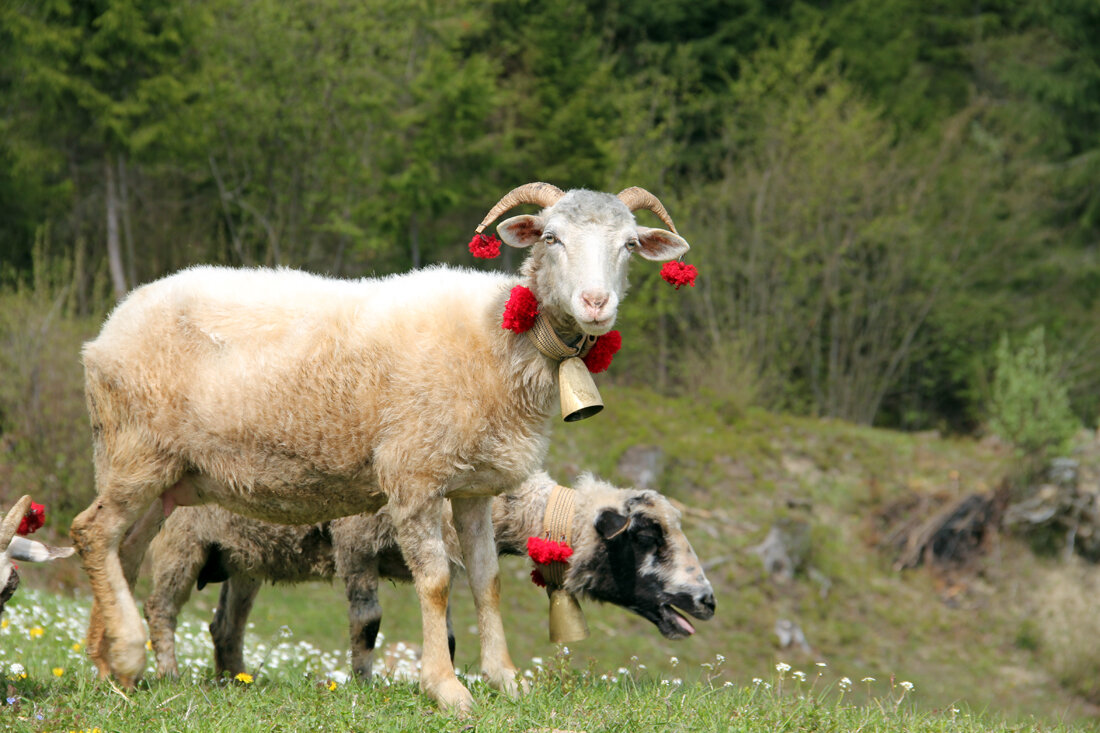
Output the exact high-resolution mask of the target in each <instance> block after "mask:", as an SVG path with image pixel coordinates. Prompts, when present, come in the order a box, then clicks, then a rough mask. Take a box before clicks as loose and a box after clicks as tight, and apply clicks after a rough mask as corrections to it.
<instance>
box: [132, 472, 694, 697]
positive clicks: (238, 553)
mask: <svg viewBox="0 0 1100 733" xmlns="http://www.w3.org/2000/svg"><path fill="white" fill-rule="evenodd" d="M554 485H555V484H554V481H553V480H552V479H551V478H550V477H549V476H548V475H547V474H546V473H543V472H540V473H538V474H535V475H534V476H532V477H530V478H529V479H528V480H527V481H525V482H524V483H523V484H522V485H521V486H520V487H518V488H517V489H516V490H515V491H513V492H510V493H508V494H504V495H501V496H499V497H497V498H496V499H495V500H494V502H493V527H494V530H495V533H496V537H497V549H498V552H500V553H501V554H512V555H517V554H523V553H524V552H525V551H526V550H525V548H526V544H527V538H528V537H530V536H536V535H538V534H539V532H540V529H541V527H542V518H543V513H544V512H545V509H546V503H547V499H548V497H549V496H550V492H551V490H552V489H553V488H554ZM576 490H577V502H576V510H575V513H574V521H573V524H574V534H573V536H574V543H573V544H574V554H573V557H572V558H571V562H570V563H569V565H568V566H567V569H566V572H565V587H566V589H567V590H569V591H570V592H572V593H574V594H576V595H580V596H582V597H587V598H590V599H593V600H598V601H602V602H607V603H613V604H615V605H619V606H622V607H624V608H627V609H629V610H631V611H634V612H635V613H638V614H640V615H641V616H643V617H644V618H647V619H648V620H650V621H651V622H653V623H654V624H655V625H656V626H657V628H658V629H659V630H660V632H661V633H662V634H664V635H665V636H666V637H669V638H674V639H675V638H682V637H684V636H687V635H689V634H691V633H693V632H694V628H693V627H692V625H691V624H690V622H688V621H687V620H686V619H684V618H683V616H682V615H680V614H679V613H678V612H677V611H676V610H675V609H674V608H673V606H675V608H678V609H680V610H681V611H686V612H687V613H690V614H692V615H694V616H696V617H698V618H709V617H710V616H711V615H712V614H713V613H714V592H713V590H712V589H711V586H710V584H709V582H708V581H707V579H706V577H705V576H704V574H703V571H702V569H701V568H700V565H699V561H698V558H697V557H696V555H695V551H694V550H693V549H692V547H691V544H690V543H689V542H688V540H687V538H686V537H685V536H684V534H683V531H682V529H681V528H680V521H679V512H677V510H676V509H675V508H674V507H673V506H672V505H671V504H670V503H669V502H668V500H667V499H665V498H664V497H663V496H661V495H660V494H658V493H656V492H654V491H638V490H633V489H618V488H615V487H613V486H611V485H610V484H607V483H605V482H602V481H598V480H596V479H595V478H593V477H592V476H589V475H585V476H582V477H580V478H579V479H578V480H577V483H576ZM618 530H623V531H622V532H618ZM616 532H618V534H616ZM613 534H615V535H616V536H614V537H611V535H613ZM444 541H445V543H446V545H447V551H448V554H449V556H450V557H451V560H452V563H454V564H455V565H456V566H457V565H458V563H459V550H458V537H457V535H456V533H455V531H454V529H453V527H452V526H451V524H450V521H449V520H448V521H445V523H444ZM151 550H152V559H153V561H152V569H153V584H152V590H151V592H150V594H149V596H148V597H147V598H146V600H145V616H146V619H147V620H148V622H149V633H150V636H151V637H152V641H153V650H154V652H155V653H156V660H157V673H158V674H160V675H167V676H176V675H177V674H178V666H177V661H176V655H175V639H174V631H175V628H176V619H177V617H178V615H179V612H180V609H181V608H182V606H183V605H184V604H185V603H186V602H187V600H188V598H189V597H190V594H191V589H192V587H193V586H194V585H195V584H196V583H197V584H198V586H199V587H200V588H201V587H203V585H205V584H206V583H208V582H214V581H220V580H225V581H226V582H225V585H223V586H222V589H221V595H220V598H219V601H218V608H217V611H216V613H215V615H214V621H213V622H212V623H211V624H210V632H211V635H212V636H213V639H214V664H215V669H216V671H217V672H218V673H219V674H222V673H228V674H230V675H236V674H237V673H239V672H243V671H245V668H244V657H243V644H244V629H245V626H246V622H247V619H248V614H249V612H250V610H251V608H252V603H253V600H254V599H255V597H256V594H257V592H258V591H259V588H260V585H261V584H262V583H263V582H264V581H268V582H273V583H297V582H302V581H306V580H326V579H330V578H332V577H334V576H335V577H339V578H341V579H342V580H343V581H344V585H345V589H346V593H347V599H348V604H349V611H348V617H349V631H350V636H351V652H352V669H353V671H354V672H355V674H356V675H358V676H359V677H360V678H362V679H369V678H370V676H371V669H372V659H373V652H374V648H375V642H376V639H377V636H378V631H379V626H380V624H381V620H382V607H381V605H380V603H379V601H378V585H379V580H380V579H382V578H387V579H393V580H411V578H412V576H411V574H410V573H409V570H408V567H407V566H406V564H405V561H404V558H403V557H402V555H401V551H400V548H399V547H398V543H397V540H396V534H395V532H394V527H393V522H392V518H391V517H390V515H389V512H388V511H386V510H385V509H383V510H382V511H380V512H378V513H376V514H370V515H356V516H352V517H344V518H342V519H336V520H333V521H332V522H329V523H326V524H321V525H307V526H286V525H275V524H268V523H265V522H260V521H258V520H254V519H248V518H246V517H242V516H239V515H235V514H231V513H229V512H227V511H225V510H224V509H221V508H220V507H217V506H201V507H188V508H184V509H180V510H178V511H177V512H175V513H173V514H172V516H170V517H169V518H168V519H167V520H166V522H165V524H164V528H163V529H162V530H161V532H160V534H159V535H158V536H157V537H156V538H155V539H154V540H153V544H152V546H151ZM449 647H450V650H451V656H452V659H453V656H454V635H453V632H450V633H449Z"/></svg>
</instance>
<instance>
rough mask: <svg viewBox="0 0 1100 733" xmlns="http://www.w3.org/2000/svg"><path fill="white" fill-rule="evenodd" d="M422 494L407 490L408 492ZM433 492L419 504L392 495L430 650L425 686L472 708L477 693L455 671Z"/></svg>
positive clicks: (445, 700)
mask: <svg viewBox="0 0 1100 733" xmlns="http://www.w3.org/2000/svg"><path fill="white" fill-rule="evenodd" d="M410 495H411V496H416V494H412V492H409V494H406V496H410ZM425 495H427V496H429V497H431V498H425V499H422V500H420V501H417V502H416V503H415V504H413V505H411V506H410V505H405V506H397V505H396V503H395V502H394V501H393V500H392V499H391V506H393V510H392V516H393V521H394V526H395V528H396V529H397V542H398V544H399V545H400V546H401V552H402V554H403V555H404V556H405V562H406V563H407V564H408V566H409V570H410V571H411V572H412V576H413V582H414V583H415V585H416V594H417V596H418V597H419V599H420V615H421V620H422V623H423V628H424V640H423V644H424V649H423V653H422V654H421V657H420V689H422V690H423V691H424V692H425V693H426V694H428V695H429V696H430V697H432V698H433V699H434V700H435V701H436V702H438V703H439V704H440V706H441V707H444V708H447V709H450V710H455V711H457V712H459V713H467V712H469V711H470V710H472V709H473V705H474V698H473V697H472V696H471V695H470V692H469V691H468V690H467V689H466V688H465V687H463V685H462V683H461V682H459V681H458V677H456V676H455V671H454V666H453V665H452V664H451V655H450V650H449V648H448V643H447V600H448V595H449V593H448V591H449V588H450V567H449V564H448V562H447V553H446V549H445V546H444V544H443V531H442V525H441V523H442V521H443V502H444V501H446V500H445V499H442V498H437V497H435V496H432V495H431V493H430V491H425V492H424V493H422V494H419V496H425Z"/></svg>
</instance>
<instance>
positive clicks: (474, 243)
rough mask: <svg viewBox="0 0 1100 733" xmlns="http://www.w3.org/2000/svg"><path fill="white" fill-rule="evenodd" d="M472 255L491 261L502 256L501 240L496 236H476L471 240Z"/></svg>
mask: <svg viewBox="0 0 1100 733" xmlns="http://www.w3.org/2000/svg"><path fill="white" fill-rule="evenodd" d="M470 254H472V255H473V256H474V257H480V258H482V259H486V260H491V259H493V258H494V257H498V256H499V255H500V240H499V239H497V237H496V235H495V234H490V235H485V234H475V235H474V238H473V239H471V240H470Z"/></svg>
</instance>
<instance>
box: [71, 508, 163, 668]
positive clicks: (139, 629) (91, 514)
mask: <svg viewBox="0 0 1100 733" xmlns="http://www.w3.org/2000/svg"><path fill="white" fill-rule="evenodd" d="M144 509H145V506H134V505H133V504H129V505H128V504H126V503H125V502H120V501H117V500H115V499H114V497H113V496H111V495H110V494H108V493H101V494H100V496H99V497H97V498H96V501H95V503H93V504H92V505H91V506H90V507H88V508H87V509H85V510H84V511H83V512H81V513H80V514H78V515H77V517H76V519H74V520H73V525H72V529H71V530H70V534H71V536H72V539H73V544H74V545H75V546H76V548H77V550H78V551H79V552H80V559H81V562H82V563H83V565H84V570H85V572H87V574H88V581H89V583H90V585H91V586H92V596H93V602H92V616H91V620H90V622H89V625H88V655H89V656H90V657H91V658H92V661H93V662H94V663H95V665H96V668H97V669H98V670H99V674H100V676H101V677H104V676H106V675H107V674H114V675H115V676H116V677H117V678H118V680H119V682H120V683H122V684H123V685H124V686H126V687H132V686H133V685H134V683H135V682H136V681H137V680H138V679H140V677H141V673H142V670H143V669H144V668H145V628H144V627H143V626H142V623H141V615H140V614H139V613H138V609H137V604H136V603H134V597H133V594H132V593H131V592H130V585H129V583H128V582H127V579H126V574H125V573H124V571H123V566H122V562H121V561H120V559H119V553H118V546H119V542H120V541H121V540H122V537H123V534H124V533H125V531H126V528H127V527H129V526H130V525H131V524H132V523H133V522H134V520H135V519H137V517H138V516H139V515H140V514H141V512H142V510H144Z"/></svg>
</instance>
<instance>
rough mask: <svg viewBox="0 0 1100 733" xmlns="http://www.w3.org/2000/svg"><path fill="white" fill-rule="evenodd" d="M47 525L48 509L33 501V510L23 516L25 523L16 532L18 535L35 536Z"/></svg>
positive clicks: (21, 523)
mask: <svg viewBox="0 0 1100 733" xmlns="http://www.w3.org/2000/svg"><path fill="white" fill-rule="evenodd" d="M45 523H46V507H44V506H42V505H41V504H36V503H35V502H33V501H32V502H31V508H30V509H28V510H27V513H26V514H25V515H23V521H21V522H20V523H19V529H17V530H15V532H16V534H33V533H34V532H37V531H38V530H39V529H41V528H42V525H43V524H45Z"/></svg>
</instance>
